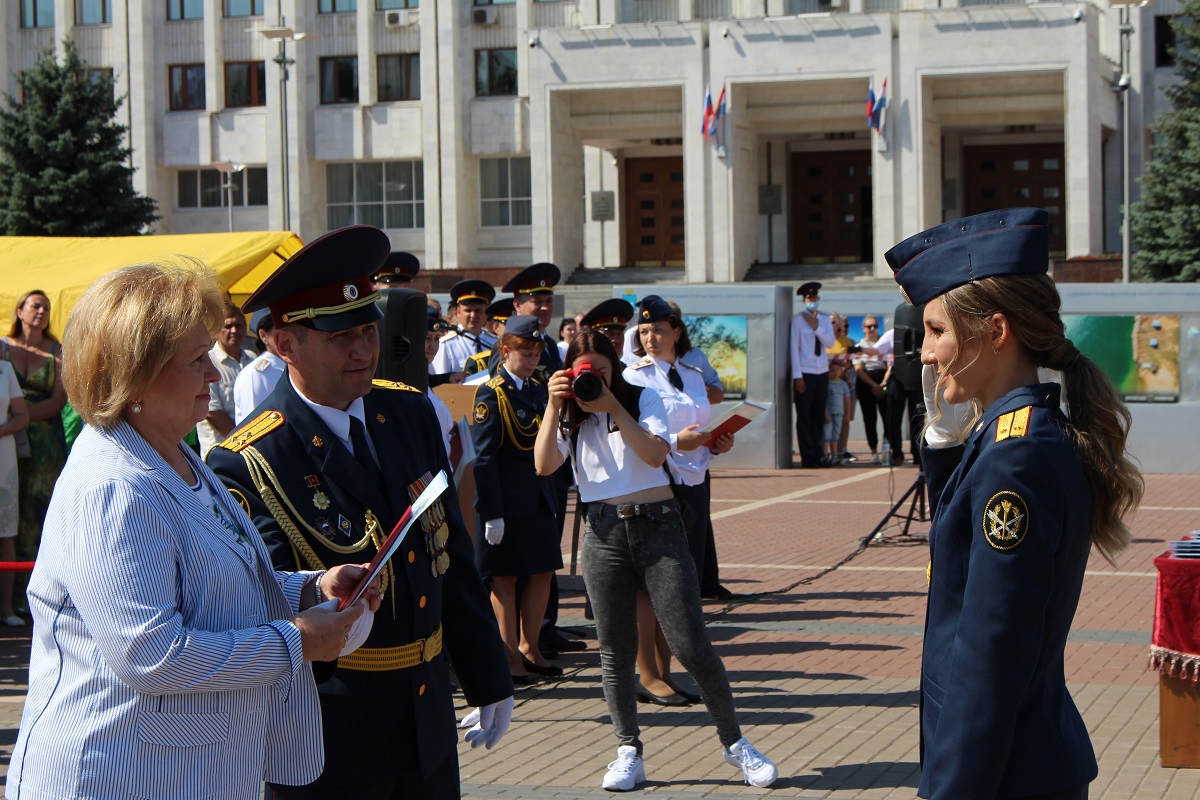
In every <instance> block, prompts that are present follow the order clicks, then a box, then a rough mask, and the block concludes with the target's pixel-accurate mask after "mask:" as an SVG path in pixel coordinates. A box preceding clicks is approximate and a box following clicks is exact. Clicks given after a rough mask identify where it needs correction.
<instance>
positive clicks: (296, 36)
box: [257, 16, 316, 231]
mask: <svg viewBox="0 0 1200 800" xmlns="http://www.w3.org/2000/svg"><path fill="white" fill-rule="evenodd" d="M257 30H258V32H259V33H260V34H262V36H263V37H265V38H267V39H271V40H274V41H276V42H278V43H279V52H278V53H276V54H275V57H274V58H272V59H271V60H272V61H274V62H275V63H276V64H278V65H279V130H280V135H281V137H282V142H281V144H280V151H281V152H280V154H281V155H282V158H281V159H280V160H281V162H282V169H283V174H282V175H281V176H280V179H281V184H282V188H283V229H284V230H285V231H286V230H291V228H292V194H291V175H290V172H291V169H290V167H289V165H288V150H289V146H288V111H287V108H288V97H287V85H288V75H289V68H290V67H291V66H292V65H293V64H295V63H296V59H294V58H289V57H288V52H287V43H288V42H298V41H300V40H301V39H315V38H316V34H312V33H296V32H295V31H293V30H292V29H291V28H289V27H287V26H286V24H285V22H284V18H283V17H282V16H280V17H279V27H277V28H258V29H257Z"/></svg>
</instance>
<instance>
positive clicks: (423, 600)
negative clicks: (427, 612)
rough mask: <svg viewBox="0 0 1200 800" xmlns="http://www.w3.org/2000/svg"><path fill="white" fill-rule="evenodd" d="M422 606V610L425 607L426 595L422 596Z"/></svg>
mask: <svg viewBox="0 0 1200 800" xmlns="http://www.w3.org/2000/svg"><path fill="white" fill-rule="evenodd" d="M420 604H421V608H424V607H425V595H421V600H420Z"/></svg>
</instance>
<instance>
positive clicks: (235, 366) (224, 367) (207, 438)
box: [196, 344, 254, 455]
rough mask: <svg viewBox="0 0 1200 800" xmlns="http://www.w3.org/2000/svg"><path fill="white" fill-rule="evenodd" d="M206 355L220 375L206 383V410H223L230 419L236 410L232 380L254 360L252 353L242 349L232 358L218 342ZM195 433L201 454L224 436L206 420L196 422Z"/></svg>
mask: <svg viewBox="0 0 1200 800" xmlns="http://www.w3.org/2000/svg"><path fill="white" fill-rule="evenodd" d="M208 355H209V358H211V359H212V362H213V366H215V367H216V368H217V372H218V373H220V375H221V379H220V380H219V381H217V382H216V383H210V384H209V385H208V410H209V411H224V412H225V413H226V414H228V415H229V418H230V419H234V415H235V414H236V412H235V411H234V408H233V382H234V380H235V379H236V378H237V376H238V373H239V372H241V371H242V368H243V367H245V366H246V365H247V364H249V363H250V362H251V361H253V360H254V353H251V352H250V351H249V350H243V351H242V352H241V354H240V355H239V356H238V357H237V358H234V357H233V356H231V355H229V354H228V353H226V352H225V351H224V350H223V349H222V348H221V345H220V344H214V345H213V346H212V349H211V350H209V351H208ZM196 435H197V436H198V437H199V438H200V454H201V455H203V454H205V453H207V452H208V451H209V448H211V447H212V446H213V445H215V444H216V443H217V442H219V441H221V439H223V438H225V437H224V436H218V435H217V432H216V430H215V429H214V428H213V426H212V425H210V424H209V423H208V421H207V420H201V421H200V422H199V423H197V425H196Z"/></svg>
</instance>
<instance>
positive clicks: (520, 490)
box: [472, 366, 558, 522]
mask: <svg viewBox="0 0 1200 800" xmlns="http://www.w3.org/2000/svg"><path fill="white" fill-rule="evenodd" d="M502 398H503V400H504V406H505V407H504V408H503V409H502V408H501V407H500V401H501V399H502ZM548 400H549V395H548V394H547V391H546V385H545V384H543V383H541V382H540V381H538V379H537V378H536V377H533V378H530V379H529V380H527V381H526V382H525V387H524V390H523V391H517V384H516V383H515V382H514V381H513V378H512V376H511V375H509V374H508V370H507V369H505V368H504V367H503V366H501V367H500V368H499V370H498V371H497V373H496V377H494V378H492V379H491V380H489V381H488V382H487V383H484V384H481V385H480V386H479V388H478V389H476V390H475V404H474V407H475V424H474V425H473V426H472V431H473V435H474V439H475V450H476V452H477V453H478V455H477V456H476V457H475V492H476V495H475V508H476V510H478V511H479V516H480V517H482V518H483V521H484V522H487V521H489V520H493V519H500V518H501V517H507V518H508V519H522V518H529V517H536V516H548V517H553V516H555V509H556V508H557V502H556V500H555V497H554V483H553V482H554V478H553V477H547V478H543V477H540V476H538V474H537V470H536V469H535V468H534V465H533V443H534V441H535V440H536V439H537V432H538V428H539V425H538V420H540V419H541V416H542V414H543V413H545V411H546V403H547V402H548ZM510 414H511V416H510ZM549 424H552V425H557V424H558V421H557V420H550V422H549ZM505 498H508V500H509V501H508V502H507V503H505ZM535 498H536V499H535Z"/></svg>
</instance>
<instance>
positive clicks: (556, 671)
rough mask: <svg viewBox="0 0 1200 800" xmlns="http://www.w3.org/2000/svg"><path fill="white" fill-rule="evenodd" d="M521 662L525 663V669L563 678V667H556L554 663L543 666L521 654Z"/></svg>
mask: <svg viewBox="0 0 1200 800" xmlns="http://www.w3.org/2000/svg"><path fill="white" fill-rule="evenodd" d="M521 662H522V663H523V664H524V665H525V669H526V670H528V671H529V672H532V673H533V674H534V675H542V676H544V677H547V678H561V677H562V674H563V671H562V667H556V666H554V665H553V664H547V665H546V666H544V667H543V666H542V665H541V664H535V663H533V662H532V661H530V660H529V659H528V658H525V657H524V656H521Z"/></svg>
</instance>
